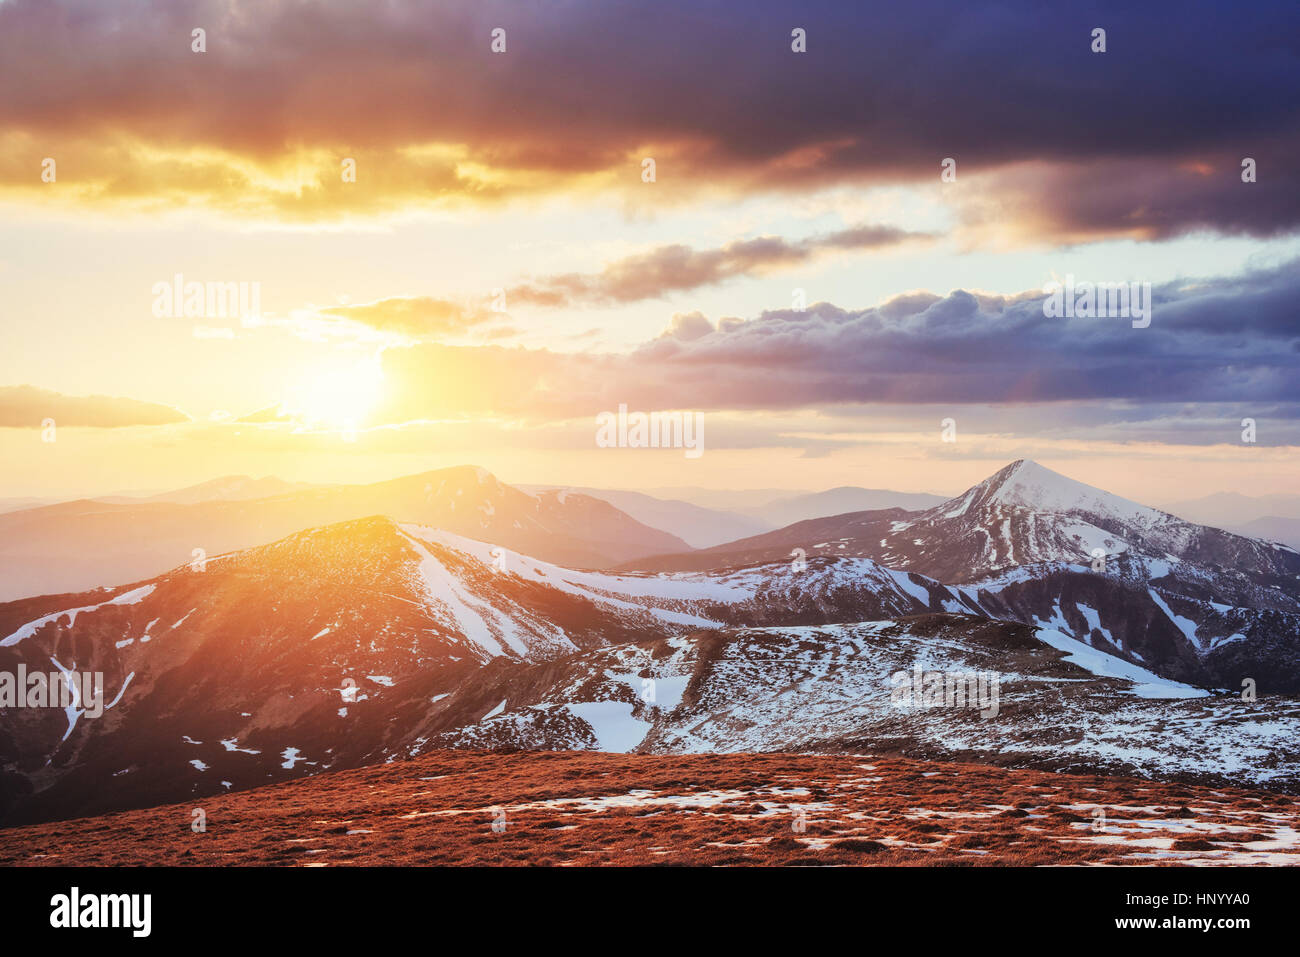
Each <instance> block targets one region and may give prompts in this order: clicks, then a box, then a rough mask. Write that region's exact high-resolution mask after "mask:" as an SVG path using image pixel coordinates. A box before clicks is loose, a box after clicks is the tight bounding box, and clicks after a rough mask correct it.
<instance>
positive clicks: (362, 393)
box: [281, 355, 384, 432]
mask: <svg viewBox="0 0 1300 957" xmlns="http://www.w3.org/2000/svg"><path fill="white" fill-rule="evenodd" d="M383 394H384V373H383V369H382V367H381V365H380V362H379V357H378V356H377V355H376V356H371V357H369V358H366V359H357V358H355V357H347V358H338V359H330V360H324V361H321V362H318V363H317V364H315V365H313V366H312V367H311V368H309V369H307V370H306V371H305V372H304V373H303V374H302V375H300V376H299V377H298V378H297V379H295V380H293V381H292V382H290V383H289V384H288V385H287V386H286V388H285V393H284V398H283V400H282V402H281V410H282V411H283V412H285V413H287V414H288V415H290V416H292V417H293V418H294V419H295V420H296V421H298V422H299V423H301V424H302V425H305V426H307V427H309V428H313V429H327V430H338V431H342V432H355V431H357V430H358V429H360V428H361V427H362V426H364V425H365V424H366V420H367V419H368V417H369V416H370V413H371V412H373V411H374V409H375V407H376V406H377V405H378V404H379V400H380V399H381V398H383Z"/></svg>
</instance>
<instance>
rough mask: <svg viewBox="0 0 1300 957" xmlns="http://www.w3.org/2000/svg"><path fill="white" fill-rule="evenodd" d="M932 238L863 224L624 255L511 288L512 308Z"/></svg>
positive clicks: (647, 291) (668, 286)
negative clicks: (585, 270) (592, 268)
mask: <svg viewBox="0 0 1300 957" xmlns="http://www.w3.org/2000/svg"><path fill="white" fill-rule="evenodd" d="M930 238H933V237H932V236H931V235H930V234H929V233H918V232H908V231H907V230H904V229H897V228H895V227H893V226H878V225H862V226H855V227H853V228H850V229H843V230H840V231H838V232H834V233H828V234H826V235H822V236H813V237H811V238H809V239H801V240H788V239H783V238H781V237H779V236H762V237H759V238H757V239H741V240H736V241H734V242H729V243H726V244H724V245H723V246H721V247H719V248H717V249H705V250H696V249H692V248H690V247H689V246H685V245H681V244H678V243H674V244H672V245H668V246H659V247H657V248H655V249H652V250H650V251H649V252H644V253H637V254H635V255H632V256H627V257H625V258H623V259H620V260H618V261H617V262H614V263H611V264H610V265H608V266H606V267H605V268H604V269H603V270H602V271H601V272H599V273H594V274H590V275H583V274H579V273H566V274H563V275H556V276H550V277H546V278H543V279H538V280H534V281H533V282H531V283H524V284H521V285H518V286H515V287H514V288H512V289H510V290H509V291H508V293H507V298H508V300H509V301H510V302H512V303H518V302H524V303H530V304H534V305H540V306H551V307H559V306H571V305H577V304H592V305H602V306H607V305H618V304H622V303H628V302H637V301H640V300H644V299H657V298H659V297H661V296H664V295H666V294H668V293H673V292H682V291H684V290H689V289H699V288H701V287H704V286H715V285H718V284H719V283H723V282H726V281H727V280H729V279H735V278H737V277H740V276H749V275H752V274H754V273H756V272H761V271H763V270H766V269H772V268H777V267H789V266H795V265H798V264H800V263H805V262H807V261H809V260H810V259H812V258H814V257H815V256H817V255H819V254H821V253H824V252H829V251H855V252H856V251H862V250H867V249H876V248H880V247H886V246H894V245H898V244H900V243H904V242H908V241H913V240H919V239H930Z"/></svg>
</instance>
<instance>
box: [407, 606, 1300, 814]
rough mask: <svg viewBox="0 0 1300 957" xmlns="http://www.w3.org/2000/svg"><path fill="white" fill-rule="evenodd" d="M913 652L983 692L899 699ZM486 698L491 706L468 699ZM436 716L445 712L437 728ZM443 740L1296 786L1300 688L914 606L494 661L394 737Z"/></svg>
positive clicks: (928, 668)
mask: <svg viewBox="0 0 1300 957" xmlns="http://www.w3.org/2000/svg"><path fill="white" fill-rule="evenodd" d="M917 667H920V668H921V669H922V671H923V672H924V673H927V674H928V673H933V672H944V673H948V674H952V673H967V674H974V673H979V674H985V675H996V676H997V677H998V696H997V705H998V706H997V708H996V709H993V708H989V707H985V708H984V710H983V712H981V710H980V709H979V708H976V707H967V708H953V707H923V706H920V705H918V704H916V703H903V702H900V700H899V699H898V698H897V697H896V696H895V694H894V692H895V689H896V688H897V687H899V682H898V681H897V679H896V678H895V677H894V676H895V675H897V674H899V673H900V672H901V673H904V674H906V675H911V674H912V673H913V672H914V670H915V669H916V668H917ZM489 701H491V702H493V703H494V704H495V705H496V706H495V707H494V708H493V709H492V710H491V711H489V712H487V713H486V714H484V705H485V704H486V703H487V702H489ZM983 701H984V702H987V701H988V696H987V695H986V696H985V698H984V699H983ZM994 712H995V713H994ZM986 714H987V715H988V716H987V717H986V716H985V715H986ZM448 722H451V723H453V724H456V725H457V726H455V727H452V728H450V729H446V730H440V729H442V728H444V727H445V725H446V724H447V723H448ZM447 746H450V747H464V748H526V749H536V748H542V749H557V750H588V749H590V750H621V751H633V750H635V751H639V752H653V753H696V752H742V751H769V750H778V751H780V750H798V751H830V752H839V751H854V750H857V749H861V748H866V747H869V748H871V749H872V751H873V753H893V752H897V753H900V754H906V755H908V756H912V757H916V756H923V757H927V758H939V757H944V756H949V757H951V756H953V755H962V756H964V757H966V758H967V759H969V760H977V761H981V762H987V763H996V764H1004V765H1009V766H1013V767H1024V766H1032V767H1043V768H1051V769H1058V770H1066V769H1070V770H1082V769H1087V770H1101V771H1107V772H1120V771H1123V772H1130V773H1132V772H1136V773H1138V774H1142V775H1147V776H1153V777H1176V778H1188V779H1201V780H1209V781H1237V782H1240V783H1246V782H1249V783H1253V784H1267V786H1269V787H1285V788H1296V787H1298V786H1300V701H1297V699H1295V698H1281V699H1268V700H1265V699H1261V700H1260V701H1258V702H1255V703H1253V704H1248V703H1245V702H1243V701H1241V700H1240V698H1236V697H1230V696H1213V697H1211V696H1207V695H1206V694H1205V692H1202V691H1199V690H1198V689H1194V688H1190V687H1188V686H1186V685H1179V684H1177V683H1174V682H1169V681H1167V680H1166V679H1162V678H1160V677H1158V676H1156V675H1154V674H1152V673H1151V672H1149V671H1146V670H1144V669H1141V668H1137V667H1135V666H1133V665H1131V664H1129V663H1128V662H1125V661H1122V660H1120V659H1118V658H1116V657H1113V656H1110V655H1106V654H1104V653H1101V652H1098V651H1096V650H1094V649H1092V648H1090V647H1089V646H1087V645H1085V644H1082V643H1080V642H1078V641H1075V640H1074V639H1072V638H1069V637H1067V636H1064V635H1062V634H1060V633H1059V632H1056V631H1053V630H1051V629H1045V628H1042V629H1040V628H1030V627H1027V626H1023V625H1009V624H1005V623H994V622H988V621H983V620H980V619H975V618H970V617H966V616H951V615H930V616H922V617H919V618H913V619H905V620H901V621H879V622H871V623H860V624H849V625H828V626H820V627H804V628H784V627H771V628H761V629H751V628H747V629H739V630H727V631H722V632H710V633H696V634H691V635H688V636H680V637H677V638H672V639H666V640H657V641H653V642H640V643H636V644H622V645H617V646H614V647H610V648H604V649H598V650H594V651H591V652H588V653H586V654H584V655H581V656H576V657H573V658H569V659H566V660H565V661H564V662H563V667H562V668H561V669H559V670H556V669H551V670H548V671H546V672H545V673H539V672H537V671H536V670H535V669H528V668H526V667H520V666H511V665H508V664H504V663H503V664H502V666H501V667H500V668H498V669H494V670H490V671H489V670H485V671H483V672H480V673H479V674H477V675H475V676H474V677H473V678H472V679H470V680H469V681H467V682H466V684H465V685H463V686H462V687H461V688H460V689H459V690H458V692H457V694H456V695H454V696H452V697H451V698H450V699H448V700H446V701H444V702H442V703H440V707H439V710H438V711H437V712H434V713H432V714H431V715H430V718H429V720H428V722H427V723H426V726H425V727H423V728H422V729H420V730H419V732H418V733H417V734H416V737H415V738H414V739H413V740H412V741H411V742H410V743H409V747H410V748H411V751H412V753H415V752H418V751H420V750H422V749H426V748H428V747H447Z"/></svg>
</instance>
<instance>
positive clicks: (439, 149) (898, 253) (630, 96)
mask: <svg viewBox="0 0 1300 957" xmlns="http://www.w3.org/2000/svg"><path fill="white" fill-rule="evenodd" d="M733 6H734V5H733ZM749 6H750V9H749V11H748V12H746V14H745V15H744V16H737V15H735V14H734V12H731V11H727V10H725V9H724V8H723V7H722V6H720V5H718V6H715V5H714V4H711V3H707V2H698V0H695V2H662V0H659V2H654V3H642V2H626V3H624V2H619V3H587V4H578V3H568V2H537V3H521V2H518V0H516V2H510V3H492V2H475V3H460V2H457V3H451V2H448V3H396V2H393V3H388V2H379V3H361V2H353V3H343V2H319V0H313V2H277V0H266V2H196V0H168V2H162V0H158V2H153V3H148V2H117V0H81V2H65V0H0V290H3V298H2V299H0V310H2V315H3V323H4V326H3V328H4V337H5V345H6V347H5V349H4V350H2V351H0V454H3V456H4V461H5V463H6V465H5V469H4V472H3V476H2V479H0V496H41V497H52V496H59V495H79V494H97V493H106V492H110V491H120V490H127V489H137V490H146V489H147V490H160V489H165V488H171V487H177V486H181V485H186V484H191V483H195V482H200V481H204V480H206V479H210V478H213V477H215V476H219V475H226V474H234V473H246V474H254V475H266V474H274V475H278V476H280V477H282V478H285V479H291V480H304V481H320V482H344V481H369V480H378V479H383V478H387V477H390V476H395V475H399V474H405V473H411V472H417V471H422V470H425V469H432V468H439V467H443V466H450V465H457V464H464V463H473V464H477V465H481V466H483V467H486V468H488V469H490V470H492V471H493V472H495V473H496V474H497V475H498V476H500V477H501V478H502V479H504V480H506V481H514V482H555V483H570V484H580V485H594V486H617V487H633V488H637V487H639V488H654V487H659V486H687V485H690V486H704V487H715V488H724V487H735V488H757V487H764V488H792V489H821V488H827V487H831V486H835V485H849V484H852V485H863V486H869V487H877V488H899V489H906V490H926V491H933V492H939V493H945V494H946V493H956V492H958V491H960V490H961V489H963V488H965V487H966V486H968V485H969V484H971V483H973V482H975V481H978V480H980V479H982V478H984V477H985V476H986V475H988V474H989V473H990V472H992V471H994V470H995V469H997V468H999V467H1001V466H1002V465H1004V464H1006V463H1007V462H1008V461H1010V460H1012V459H1015V458H1033V459H1036V460H1038V461H1039V462H1042V463H1043V464H1044V465H1047V466H1050V467H1052V468H1055V469H1057V470H1058V471H1062V472H1065V473H1067V474H1069V475H1071V476H1073V477H1075V478H1078V479H1081V480H1083V481H1087V482H1090V483H1091V484H1094V485H1100V486H1104V487H1106V488H1108V489H1110V490H1112V491H1115V492H1118V493H1120V494H1124V495H1127V496H1128V497H1131V498H1135V499H1138V500H1142V501H1146V502H1150V503H1153V504H1160V503H1167V502H1171V501H1176V500H1179V499H1186V498H1192V497H1196V496H1199V495H1204V494H1208V493H1211V492H1216V491H1238V492H1243V493H1246V494H1252V495H1262V494H1268V493H1278V492H1293V491H1296V486H1297V482H1296V477H1297V469H1296V453H1297V447H1298V446H1300V417H1298V410H1300V375H1298V374H1297V373H1298V372H1300V234H1298V232H1297V230H1298V229H1300V115H1298V114H1300V98H1297V96H1296V91H1297V90H1300V8H1297V7H1296V5H1295V4H1294V3H1275V4H1255V5H1251V6H1250V7H1249V8H1242V9H1238V10H1232V9H1229V8H1227V7H1225V6H1224V5H1221V4H1220V5H1219V6H1218V8H1217V9H1216V8H1214V7H1210V6H1208V5H1206V6H1204V7H1202V6H1201V5H1200V4H1197V3H1187V2H1181V3H1173V2H1169V3H1160V4H1144V5H1142V6H1143V9H1142V10H1140V11H1133V10H1130V9H1128V7H1129V6H1130V5H1129V4H1121V3H1114V4H1109V3H1098V4H1092V5H1090V6H1089V9H1088V10H1087V11H1086V12H1081V11H1074V12H1068V13H1067V12H1064V11H1061V12H1056V11H1053V10H1052V9H1050V7H1051V6H1052V5H1048V4H1043V3H1041V2H1024V3H1014V2H1013V3H1002V4H998V5H996V7H989V8H986V9H979V8H978V7H977V5H970V6H969V7H961V6H953V5H950V4H945V5H942V6H939V5H931V4H927V3H924V2H921V3H911V4H907V5H903V6H900V5H884V4H880V5H869V6H868V5H850V4H845V3H843V2H842V0H841V2H838V3H807V2H800V3H794V2H790V3H770V2H762V0H758V2H754V3H752V4H750V5H749ZM849 7H853V9H852V10H850V9H847V8H849ZM1096 27H1102V28H1104V29H1105V30H1106V42H1107V49H1106V52H1104V53H1094V52H1092V50H1091V49H1090V46H1091V44H1092V40H1091V32H1092V30H1093V29H1094V28H1096ZM196 28H201V29H202V30H204V31H205V37H204V42H205V44H206V52H194V50H193V49H192V47H193V45H194V43H195V41H194V39H193V31H194V30H195V29H196ZM496 28H502V29H504V30H505V31H506V34H505V36H506V39H505V51H504V52H494V51H493V49H492V43H493V37H492V33H493V30H494V29H496ZM796 28H798V29H802V30H804V31H806V37H807V41H806V43H807V50H806V52H802V53H799V52H794V51H793V50H792V48H791V46H792V38H791V31H792V30H794V29H796ZM949 157H951V158H953V159H955V161H956V179H955V181H953V182H944V181H942V180H941V177H940V173H941V163H942V162H943V160H944V159H945V158H949ZM1246 157H1250V158H1253V159H1254V160H1255V161H1256V169H1257V181H1256V182H1253V183H1244V182H1243V181H1242V161H1243V158H1246ZM47 158H49V159H53V160H54V167H53V169H54V171H55V172H54V176H53V181H52V182H49V181H46V179H43V175H42V174H43V171H44V170H45V169H46V168H47V167H46V164H44V161H45V160H46V159H47ZM647 158H652V159H653V160H654V169H655V178H654V181H653V182H645V181H644V180H643V163H644V160H645V159H647ZM349 159H350V160H354V161H355V171H356V175H355V182H345V181H344V175H343V169H344V164H345V161H346V160H349ZM47 178H48V177H47ZM177 274H180V275H182V276H183V277H184V280H185V281H186V282H190V281H198V282H212V283H250V284H251V283H256V284H258V288H259V292H260V305H261V311H262V317H261V319H260V321H256V322H241V321H240V320H239V319H238V318H232V317H227V318H220V317H211V316H203V317H192V316H185V315H179V316H161V317H160V316H159V315H157V314H156V312H157V310H156V309H155V305H156V303H155V299H156V295H155V286H156V284H158V283H167V284H170V283H171V282H172V281H173V277H175V276H176V275H177ZM1067 275H1071V276H1074V277H1075V278H1076V279H1080V280H1089V281H1095V282H1119V281H1126V282H1149V283H1151V284H1152V288H1153V289H1154V295H1155V307H1154V312H1153V317H1152V322H1151V325H1150V327H1149V328H1145V329H1137V328H1133V327H1132V326H1131V325H1130V323H1129V322H1128V321H1127V320H1124V319H1116V318H1074V319H1049V318H1045V317H1044V315H1043V309H1042V300H1043V292H1042V290H1043V286H1044V284H1045V283H1048V282H1050V281H1052V280H1053V279H1061V280H1063V279H1064V278H1065V277H1066V276H1067ZM797 291H802V292H801V293H799V292H797ZM800 294H801V295H802V296H803V298H804V300H805V301H806V307H805V308H802V309H800V308H798V297H799V295H800ZM503 305H504V308H502V306H503ZM620 404H625V405H627V406H628V407H629V408H631V409H634V410H644V411H655V410H671V409H679V410H688V411H698V412H701V413H703V415H704V443H705V450H706V451H705V454H704V455H702V456H701V457H699V458H696V459H690V458H687V457H686V456H684V455H683V454H682V451H681V450H680V449H677V450H673V449H622V450H619V449H601V448H597V447H596V446H595V442H594V435H595V420H596V416H597V415H598V414H599V413H601V412H602V411H609V410H616V409H617V408H618V406H619V405H620ZM47 418H52V419H54V420H55V423H56V426H57V433H56V435H57V437H56V439H55V441H53V442H48V441H43V434H42V428H41V423H42V421H43V420H45V419H47ZM945 418H952V419H954V420H955V421H956V427H957V441H956V442H953V443H946V442H943V441H941V437H940V422H941V420H943V419H945ZM1243 418H1252V419H1254V420H1256V423H1257V430H1258V437H1257V442H1255V443H1254V444H1249V443H1243V442H1242V441H1241V432H1242V427H1241V421H1242V419H1243Z"/></svg>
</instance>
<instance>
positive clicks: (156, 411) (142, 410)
mask: <svg viewBox="0 0 1300 957" xmlns="http://www.w3.org/2000/svg"><path fill="white" fill-rule="evenodd" d="M46 419H53V420H54V424H55V425H56V426H57V427H63V428H69V427H76V426H90V427H93V428H101V429H112V428H120V427H123V426H130V425H171V424H174V423H179V422H188V421H189V417H188V416H186V415H184V414H182V413H180V412H178V411H177V410H175V409H173V408H171V407H170V406H166V405H159V404H157V403H155V402H141V401H140V400H138V399H124V398H120V397H115V396H106V395H88V396H72V395H63V394H62V393H59V392H51V391H50V390H49V389H38V388H36V387H35V386H30V385H11V386H0V428H19V429H22V428H43V427H44V422H45V420H46Z"/></svg>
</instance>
